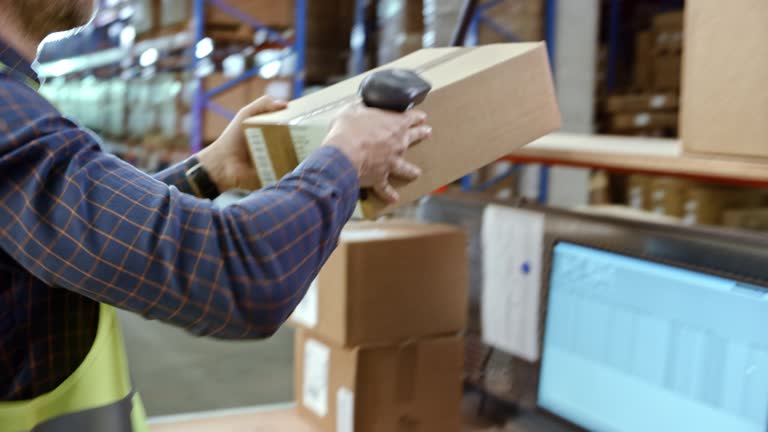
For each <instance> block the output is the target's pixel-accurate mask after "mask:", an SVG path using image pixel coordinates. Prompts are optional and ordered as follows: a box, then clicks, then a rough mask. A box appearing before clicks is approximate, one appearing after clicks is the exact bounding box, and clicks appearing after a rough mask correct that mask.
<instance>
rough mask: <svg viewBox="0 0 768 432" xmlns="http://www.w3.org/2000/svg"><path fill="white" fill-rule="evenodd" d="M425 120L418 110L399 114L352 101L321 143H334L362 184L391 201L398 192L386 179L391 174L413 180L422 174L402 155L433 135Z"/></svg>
mask: <svg viewBox="0 0 768 432" xmlns="http://www.w3.org/2000/svg"><path fill="white" fill-rule="evenodd" d="M426 120H427V115H426V114H425V113H424V112H422V111H418V110H411V111H408V112H406V113H404V114H401V113H394V112H390V111H382V110H378V109H373V108H367V107H365V106H363V105H362V104H354V105H352V106H350V107H348V108H346V109H345V110H344V111H342V112H341V113H340V114H339V116H338V117H337V118H336V120H335V121H334V123H333V126H332V127H331V131H330V133H329V134H328V136H327V138H326V139H325V143H324V144H325V145H330V146H334V147H337V148H338V149H340V150H341V151H342V152H343V153H344V154H345V155H346V156H347V157H348V158H349V160H350V161H352V164H353V165H354V166H355V168H357V172H358V176H359V178H360V186H361V187H364V188H367V187H372V188H373V190H374V191H375V192H376V194H377V195H379V196H380V197H381V198H382V199H383V200H385V201H387V202H390V203H394V202H396V201H397V200H398V199H400V196H399V194H398V193H397V191H396V190H395V188H393V187H392V185H391V184H390V183H389V179H390V176H393V177H398V178H401V179H403V180H415V179H416V178H418V177H419V176H420V175H421V170H420V169H419V168H418V167H417V166H414V165H413V164H410V163H408V162H406V161H405V160H404V159H403V155H404V154H405V151H406V150H408V148H409V147H410V146H411V145H413V144H415V143H417V142H419V141H422V140H424V139H427V138H429V137H430V136H431V135H432V128H430V127H429V126H427V125H426V124H425V122H426Z"/></svg>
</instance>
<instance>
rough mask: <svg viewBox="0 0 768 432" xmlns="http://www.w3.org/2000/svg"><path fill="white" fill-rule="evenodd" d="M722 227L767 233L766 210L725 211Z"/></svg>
mask: <svg viewBox="0 0 768 432" xmlns="http://www.w3.org/2000/svg"><path fill="white" fill-rule="evenodd" d="M723 226H726V227H729V228H741V229H748V230H752V231H768V208H766V207H759V208H746V209H734V210H726V211H725V212H724V213H723Z"/></svg>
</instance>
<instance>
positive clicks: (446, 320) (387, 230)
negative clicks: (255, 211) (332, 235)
mask: <svg viewBox="0 0 768 432" xmlns="http://www.w3.org/2000/svg"><path fill="white" fill-rule="evenodd" d="M467 271H468V270H467V259H466V239H465V236H464V234H463V232H462V231H460V230H458V229H457V228H455V227H451V226H447V225H425V224H419V223H414V222H406V221H389V222H378V223H373V222H352V223H350V224H349V225H347V227H345V228H344V230H343V231H342V234H341V240H340V243H339V246H338V247H337V249H336V251H335V252H334V253H333V254H332V255H331V257H330V258H329V260H328V262H327V263H326V265H325V266H324V267H323V269H322V270H321V271H320V274H319V275H318V277H317V279H316V281H315V283H314V284H313V287H312V288H310V291H309V292H308V293H307V296H306V297H305V298H304V300H303V301H302V303H301V304H300V305H299V307H298V308H297V309H296V311H295V312H294V314H293V315H292V317H291V323H292V324H293V325H296V326H299V327H304V328H307V329H310V330H312V331H313V332H315V333H317V334H320V335H322V336H323V337H324V338H325V339H327V340H330V341H332V342H334V343H336V344H338V345H340V346H371V345H381V344H391V343H399V342H402V341H405V340H409V339H414V338H420V337H427V336H436V335H441V334H450V333H456V332H458V331H461V330H463V329H464V327H465V326H466V314H467V284H468V276H467V274H468V273H467Z"/></svg>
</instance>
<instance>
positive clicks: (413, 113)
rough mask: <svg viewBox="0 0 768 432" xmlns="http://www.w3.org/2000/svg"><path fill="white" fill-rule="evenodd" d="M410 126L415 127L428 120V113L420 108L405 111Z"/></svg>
mask: <svg viewBox="0 0 768 432" xmlns="http://www.w3.org/2000/svg"><path fill="white" fill-rule="evenodd" d="M405 118H406V122H407V124H408V127H414V126H419V125H422V124H424V122H426V121H427V113H425V112H424V111H420V110H415V109H414V110H410V111H407V112H406V113H405Z"/></svg>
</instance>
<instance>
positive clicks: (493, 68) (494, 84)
mask: <svg viewBox="0 0 768 432" xmlns="http://www.w3.org/2000/svg"><path fill="white" fill-rule="evenodd" d="M387 67H397V68H407V69H412V70H415V71H417V72H419V73H420V74H421V75H423V76H424V78H425V79H427V80H428V81H429V82H431V83H432V85H433V91H432V93H431V94H430V95H429V96H428V97H427V100H426V101H425V102H424V104H422V106H421V107H420V108H421V109H423V110H425V111H426V112H427V113H428V114H429V123H430V124H431V125H432V126H433V128H434V133H433V138H432V139H430V140H427V141H424V142H421V143H419V144H417V145H415V146H413V147H412V148H411V149H409V150H408V152H407V154H406V159H408V160H409V161H410V162H412V163H415V164H416V165H418V166H420V167H421V168H422V171H423V175H422V176H421V178H420V179H418V180H417V181H415V182H411V183H401V182H396V183H395V184H394V186H395V188H396V189H397V190H398V192H399V193H400V196H401V200H400V202H399V203H398V204H395V205H388V204H386V203H385V202H383V201H381V200H379V199H378V198H377V197H376V196H375V195H374V194H369V195H370V197H369V199H367V200H365V201H363V202H362V208H363V212H364V215H365V217H367V218H371V219H372V218H375V217H377V216H380V215H382V214H385V213H387V212H389V211H391V210H393V209H395V208H397V207H399V206H403V205H406V204H408V203H411V202H413V201H414V200H416V199H418V198H420V197H422V196H423V195H425V194H427V193H430V192H432V191H434V190H436V189H437V188H439V187H442V186H444V185H446V184H448V183H450V182H452V181H454V180H456V179H458V178H460V177H462V176H463V175H465V174H467V173H469V172H471V171H474V170H476V169H478V168H480V167H482V166H485V165H487V164H489V163H491V162H493V161H494V160H496V159H498V158H500V157H501V156H504V155H506V154H508V153H509V152H511V151H513V150H515V149H518V148H520V147H522V146H524V145H526V144H528V143H530V142H531V141H533V140H535V139H537V138H539V137H541V136H543V135H545V134H547V133H550V132H552V131H554V130H556V129H557V128H559V126H560V113H559V110H558V106H557V101H556V97H555V92H554V88H553V84H552V76H551V71H550V65H549V62H548V59H547V51H546V47H545V45H544V44H543V43H521V44H499V45H488V46H483V47H477V48H440V49H426V50H420V51H417V52H416V53H413V54H411V55H409V56H406V57H404V58H402V59H400V60H398V61H395V62H393V63H391V64H389V65H388V66H387ZM365 76H366V74H363V75H361V76H357V77H354V78H351V79H349V80H346V81H343V82H341V83H339V84H337V85H334V86H331V87H328V88H326V89H324V90H321V91H319V92H317V93H313V94H311V95H308V96H306V97H303V98H300V99H298V100H295V101H293V102H292V103H291V104H290V106H289V108H288V109H287V110H284V111H281V112H277V113H271V114H266V115H261V116H257V117H253V118H250V119H248V120H246V121H245V123H244V125H243V126H244V128H245V134H246V137H247V138H248V142H249V147H250V149H251V153H252V155H253V156H254V160H255V162H256V166H257V167H258V168H259V169H258V171H259V176H260V177H261V180H262V183H263V184H265V185H270V184H273V183H274V182H276V181H277V180H278V179H279V178H280V177H282V176H283V175H284V174H286V173H288V172H290V171H291V170H292V169H294V168H295V167H296V166H297V163H298V161H300V160H302V159H303V158H304V157H306V156H307V155H308V154H309V153H310V152H311V151H313V150H314V149H316V148H318V147H319V146H320V145H321V143H322V140H323V138H324V136H325V134H326V132H327V130H328V128H329V124H330V122H331V121H332V120H333V119H334V118H335V116H336V114H337V113H338V112H339V110H340V109H342V108H344V107H345V106H347V105H349V104H350V103H353V102H357V101H358V100H359V97H358V96H357V91H358V88H359V86H360V83H361V82H362V80H363V78H364V77H365Z"/></svg>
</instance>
